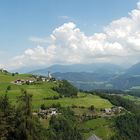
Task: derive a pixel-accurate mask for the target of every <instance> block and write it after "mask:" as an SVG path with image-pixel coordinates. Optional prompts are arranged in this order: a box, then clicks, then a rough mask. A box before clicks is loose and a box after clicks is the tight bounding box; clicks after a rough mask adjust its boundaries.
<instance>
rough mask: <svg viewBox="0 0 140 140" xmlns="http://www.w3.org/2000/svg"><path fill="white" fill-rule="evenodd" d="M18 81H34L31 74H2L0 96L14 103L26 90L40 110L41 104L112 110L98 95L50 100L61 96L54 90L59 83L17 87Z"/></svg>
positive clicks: (0, 77)
mask: <svg viewBox="0 0 140 140" xmlns="http://www.w3.org/2000/svg"><path fill="white" fill-rule="evenodd" d="M17 79H33V77H32V76H31V75H29V74H18V75H15V76H12V75H10V74H0V95H4V94H7V95H8V96H9V98H10V100H11V101H12V102H13V103H14V102H16V100H17V96H19V95H20V93H21V89H26V91H27V92H28V93H29V94H32V95H33V107H34V108H39V107H40V105H41V104H45V105H46V106H51V105H52V104H56V103H60V104H61V105H62V106H64V107H67V106H73V105H75V106H82V107H89V106H91V105H94V106H95V107H96V108H110V107H112V104H111V103H110V102H109V101H108V100H105V99H102V98H100V97H99V96H96V95H91V94H85V93H78V97H75V98H70V97H64V98H59V99H56V100H54V99H51V100H50V99H49V100H46V99H45V98H48V97H53V96H58V95H59V94H58V93H57V92H56V91H54V90H53V89H52V88H53V87H55V86H56V85H57V84H58V82H40V83H38V84H35V85H16V84H13V83H12V82H13V81H15V80H17ZM9 85H10V87H11V88H10V90H8V91H6V89H7V87H8V86H9Z"/></svg>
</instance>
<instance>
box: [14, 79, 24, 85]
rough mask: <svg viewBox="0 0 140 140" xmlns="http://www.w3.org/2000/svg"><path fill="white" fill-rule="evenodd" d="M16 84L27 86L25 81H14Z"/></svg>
mask: <svg viewBox="0 0 140 140" xmlns="http://www.w3.org/2000/svg"><path fill="white" fill-rule="evenodd" d="M14 83H15V84H17V85H22V84H25V80H22V79H18V80H16V81H14Z"/></svg>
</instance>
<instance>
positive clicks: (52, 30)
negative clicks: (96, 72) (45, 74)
mask: <svg viewBox="0 0 140 140" xmlns="http://www.w3.org/2000/svg"><path fill="white" fill-rule="evenodd" d="M139 61H140V1H138V0H116V1H115V0H107V1H103V0H82V1H81V0H24V1H22V0H12V1H11V0H4V1H0V67H4V68H6V69H8V70H14V69H20V68H28V67H33V68H39V67H47V66H50V65H53V64H76V63H95V62H106V63H114V64H120V65H124V64H127V65H131V64H134V63H137V62H139Z"/></svg>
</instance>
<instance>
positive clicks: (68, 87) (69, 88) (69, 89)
mask: <svg viewBox="0 0 140 140" xmlns="http://www.w3.org/2000/svg"><path fill="white" fill-rule="evenodd" d="M54 90H55V91H57V92H58V93H60V94H62V95H63V96H66V97H74V96H77V93H78V89H77V88H76V87H74V86H73V85H72V84H71V83H69V82H68V81H67V80H62V82H61V83H59V86H58V87H55V88H54Z"/></svg>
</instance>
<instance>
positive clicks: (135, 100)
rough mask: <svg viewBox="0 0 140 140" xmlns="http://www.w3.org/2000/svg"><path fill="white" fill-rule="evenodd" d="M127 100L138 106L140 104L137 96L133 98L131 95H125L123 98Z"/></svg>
mask: <svg viewBox="0 0 140 140" xmlns="http://www.w3.org/2000/svg"><path fill="white" fill-rule="evenodd" d="M123 97H124V98H125V99H129V100H131V101H134V102H135V103H137V104H140V98H139V97H136V96H131V95H124V96H123Z"/></svg>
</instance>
